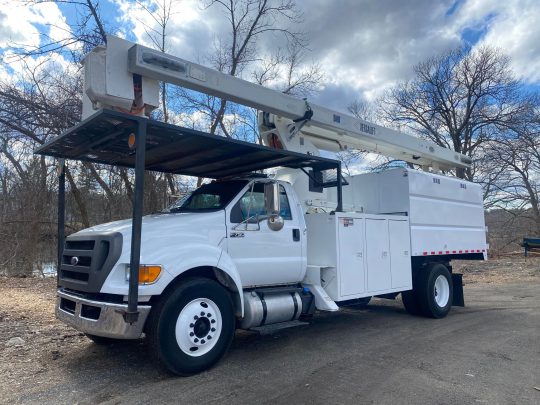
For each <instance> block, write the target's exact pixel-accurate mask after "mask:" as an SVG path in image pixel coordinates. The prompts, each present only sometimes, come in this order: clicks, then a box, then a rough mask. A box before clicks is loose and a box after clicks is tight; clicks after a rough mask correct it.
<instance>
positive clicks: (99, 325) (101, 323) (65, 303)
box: [56, 291, 151, 339]
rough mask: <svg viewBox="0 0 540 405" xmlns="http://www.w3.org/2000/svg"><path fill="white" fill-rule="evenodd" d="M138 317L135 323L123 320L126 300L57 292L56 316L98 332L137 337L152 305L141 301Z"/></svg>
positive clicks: (95, 333)
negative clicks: (120, 302) (95, 299)
mask: <svg viewBox="0 0 540 405" xmlns="http://www.w3.org/2000/svg"><path fill="white" fill-rule="evenodd" d="M137 308H138V311H139V319H138V320H137V322H135V323H133V324H129V323H127V322H125V321H124V317H123V315H122V314H123V313H124V312H125V311H127V304H115V303H110V302H101V301H94V300H89V299H86V298H82V297H78V296H76V295H72V294H68V293H66V292H64V291H58V292H57V301H56V317H57V318H58V319H59V320H61V321H62V322H64V323H66V324H68V325H70V326H72V327H74V328H75V329H77V330H79V331H81V332H84V333H89V334H91V335H96V336H104V337H110V338H116V339H138V338H139V337H140V336H141V334H142V330H143V327H144V324H145V322H146V318H148V314H149V313H150V309H151V307H150V306H149V305H139V306H138V307H137Z"/></svg>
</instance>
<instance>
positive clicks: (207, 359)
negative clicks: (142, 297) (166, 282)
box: [147, 278, 235, 376]
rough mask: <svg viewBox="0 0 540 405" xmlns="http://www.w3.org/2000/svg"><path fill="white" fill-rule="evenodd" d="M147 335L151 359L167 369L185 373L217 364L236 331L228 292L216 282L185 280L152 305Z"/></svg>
mask: <svg viewBox="0 0 540 405" xmlns="http://www.w3.org/2000/svg"><path fill="white" fill-rule="evenodd" d="M148 322H149V323H148V326H147V336H148V342H149V348H150V351H151V353H152V355H153V356H154V358H155V359H156V360H157V361H158V362H159V363H160V364H161V365H162V366H164V367H165V368H166V369H167V370H168V371H170V372H172V373H174V374H177V375H182V376H188V375H192V374H196V373H199V372H201V371H203V370H206V369H208V368H210V367H212V366H213V365H214V364H216V363H217V362H218V361H219V360H220V359H221V358H222V357H223V355H224V354H225V353H226V352H227V350H228V349H229V346H230V345H231V342H232V339H233V337H234V330H235V317H234V307H233V303H232V300H231V297H230V295H229V293H228V292H227V291H226V290H225V289H224V288H223V287H222V286H221V285H220V284H218V283H217V282H215V281H214V280H210V279H204V278H192V279H187V280H185V281H184V282H182V284H180V285H178V286H177V287H176V288H174V289H173V290H172V291H171V292H170V293H168V294H167V295H165V296H164V297H163V298H162V299H161V300H160V301H159V302H158V303H157V304H156V305H155V306H154V308H152V313H151V315H150V318H149V319H148Z"/></svg>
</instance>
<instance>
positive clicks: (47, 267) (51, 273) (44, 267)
mask: <svg viewBox="0 0 540 405" xmlns="http://www.w3.org/2000/svg"><path fill="white" fill-rule="evenodd" d="M40 269H41V271H40ZM33 275H34V276H37V277H41V276H45V277H56V263H55V262H41V263H37V264H36V265H35V266H34V273H33Z"/></svg>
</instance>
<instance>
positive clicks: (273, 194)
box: [264, 183, 280, 216]
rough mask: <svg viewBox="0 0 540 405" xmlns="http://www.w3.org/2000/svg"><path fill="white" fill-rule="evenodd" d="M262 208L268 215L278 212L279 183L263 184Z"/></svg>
mask: <svg viewBox="0 0 540 405" xmlns="http://www.w3.org/2000/svg"><path fill="white" fill-rule="evenodd" d="M264 208H265V209H266V214H267V215H268V216H272V215H276V214H279V211H280V207H279V184H278V183H266V184H265V185H264Z"/></svg>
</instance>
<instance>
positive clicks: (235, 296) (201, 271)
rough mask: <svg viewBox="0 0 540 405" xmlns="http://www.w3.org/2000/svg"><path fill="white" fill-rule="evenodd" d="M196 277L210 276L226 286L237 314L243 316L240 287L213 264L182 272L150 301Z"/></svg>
mask: <svg viewBox="0 0 540 405" xmlns="http://www.w3.org/2000/svg"><path fill="white" fill-rule="evenodd" d="M194 277H198V278H209V279H211V280H214V281H216V282H217V283H219V284H221V285H222V286H223V287H225V289H226V290H227V291H228V292H229V294H230V295H231V299H232V301H233V304H234V310H235V313H236V315H237V316H241V314H242V304H241V301H240V293H239V291H238V289H237V288H236V284H235V283H234V281H233V279H232V278H231V276H229V275H228V274H227V273H225V272H224V271H223V270H221V269H220V268H217V267H211V266H199V267H194V268H192V269H189V270H186V271H184V272H183V273H180V274H179V275H178V276H176V277H175V278H174V280H173V281H171V282H170V283H169V285H168V286H167V287H166V288H165V290H163V292H162V293H161V294H160V295H154V296H153V297H152V299H151V301H150V302H151V303H153V301H156V300H158V299H160V298H161V297H163V296H165V295H167V294H169V292H170V291H172V290H174V288H175V287H176V286H177V285H178V284H180V283H182V282H183V281H184V280H185V279H188V278H194Z"/></svg>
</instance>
